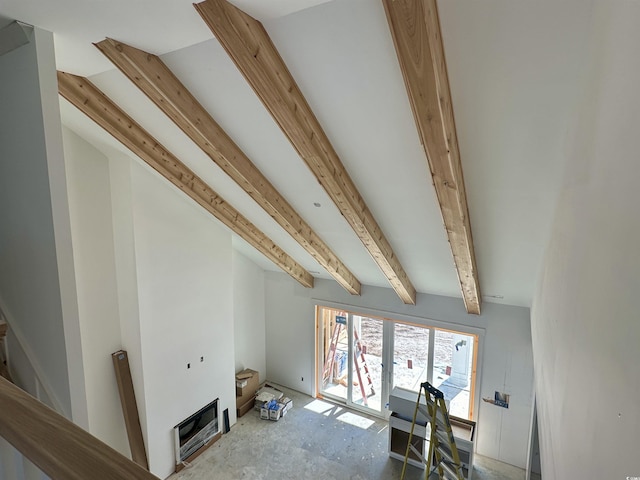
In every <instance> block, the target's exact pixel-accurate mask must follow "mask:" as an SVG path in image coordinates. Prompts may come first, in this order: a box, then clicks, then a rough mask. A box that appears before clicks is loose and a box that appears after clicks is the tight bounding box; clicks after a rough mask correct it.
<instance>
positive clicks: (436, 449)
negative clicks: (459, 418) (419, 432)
mask: <svg viewBox="0 0 640 480" xmlns="http://www.w3.org/2000/svg"><path fill="white" fill-rule="evenodd" d="M423 391H424V395H425V399H426V401H427V418H429V419H430V420H429V424H430V425H431V436H430V438H429V453H428V455H427V457H426V459H425V461H426V464H427V468H426V469H425V476H424V478H425V479H428V478H429V474H430V473H432V472H434V471H435V470H436V469H437V470H438V478H440V479H446V480H464V475H463V473H462V464H461V463H460V457H459V455H458V449H457V447H456V441H455V438H454V437H453V431H452V430H451V422H450V421H449V412H448V411H447V404H446V403H445V401H444V394H443V393H442V392H441V391H440V390H438V389H437V388H435V387H434V386H432V385H431V384H430V383H429V382H424V383H421V384H420V390H419V392H418V400H417V401H416V408H415V410H414V412H413V421H412V422H411V432H410V433H409V440H408V442H407V451H406V453H405V456H404V464H403V465H402V475H401V476H400V480H404V474H405V472H406V470H407V460H408V459H409V453H410V452H411V450H412V449H413V448H415V447H413V445H412V444H411V440H412V437H413V430H414V428H415V426H416V418H417V417H418V410H420V409H421V405H420V397H421V395H422V392H423ZM434 459H435V462H434ZM432 462H434V465H433V466H432V465H431V463H432Z"/></svg>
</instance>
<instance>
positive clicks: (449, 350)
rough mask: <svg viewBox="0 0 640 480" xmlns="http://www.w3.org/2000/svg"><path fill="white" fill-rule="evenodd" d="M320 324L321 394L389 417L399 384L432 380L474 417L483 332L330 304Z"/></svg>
mask: <svg viewBox="0 0 640 480" xmlns="http://www.w3.org/2000/svg"><path fill="white" fill-rule="evenodd" d="M316 323H317V334H318V338H317V363H318V371H317V387H318V394H319V395H320V396H326V397H327V398H331V399H334V400H337V401H340V402H342V403H345V404H347V405H349V406H351V407H353V408H356V409H360V410H364V411H367V412H368V413H373V414H376V415H380V416H383V415H384V414H385V413H386V412H385V410H384V406H385V405H386V404H387V402H388V398H389V393H390V392H391V390H392V389H393V388H394V387H396V386H397V387H402V388H405V389H409V390H413V391H416V392H417V391H418V389H419V388H420V384H421V383H422V382H424V381H428V382H430V383H431V384H432V385H434V386H435V387H437V388H439V389H440V390H441V391H442V392H443V393H444V395H445V400H447V402H448V403H449V412H450V413H451V414H452V415H455V416H457V417H462V418H466V419H473V408H474V401H475V396H474V395H475V392H474V386H475V376H476V362H477V345H478V336H477V335H475V334H471V333H466V332H459V331H455V330H449V329H444V328H441V327H434V326H428V325H420V324H416V323H408V322H404V321H401V320H395V319H389V318H381V317H373V316H370V315H363V314H360V313H356V312H349V311H345V310H339V309H335V308H331V307H324V306H318V307H317V313H316Z"/></svg>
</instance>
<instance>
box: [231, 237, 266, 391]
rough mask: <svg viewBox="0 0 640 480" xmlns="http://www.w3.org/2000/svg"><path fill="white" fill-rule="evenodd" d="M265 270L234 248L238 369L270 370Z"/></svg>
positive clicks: (234, 308) (262, 378)
mask: <svg viewBox="0 0 640 480" xmlns="http://www.w3.org/2000/svg"><path fill="white" fill-rule="evenodd" d="M264 309H265V306H264V270H262V269H261V268H260V267H258V266H257V265H256V264H255V263H253V262H252V261H251V260H249V259H248V258H247V257H245V256H244V255H242V254H241V253H238V252H236V251H235V250H234V251H233V331H234V338H235V355H236V357H235V358H236V363H235V369H236V372H238V371H240V370H242V369H245V368H251V369H253V370H257V371H258V372H259V373H260V380H261V381H262V380H264V379H265V375H266V373H267V356H266V343H265V342H266V340H265V332H266V327H265V311H264Z"/></svg>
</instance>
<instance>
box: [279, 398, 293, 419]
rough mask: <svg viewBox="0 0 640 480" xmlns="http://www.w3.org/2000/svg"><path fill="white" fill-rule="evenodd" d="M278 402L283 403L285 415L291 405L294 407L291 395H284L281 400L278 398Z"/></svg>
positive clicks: (283, 413)
mask: <svg viewBox="0 0 640 480" xmlns="http://www.w3.org/2000/svg"><path fill="white" fill-rule="evenodd" d="M278 404H279V405H282V416H283V417H284V416H285V415H286V414H287V412H288V411H289V410H290V409H291V407H293V400H291V399H290V398H289V397H282V398H281V399H280V400H278Z"/></svg>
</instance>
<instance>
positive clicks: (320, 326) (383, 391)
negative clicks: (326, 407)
mask: <svg viewBox="0 0 640 480" xmlns="http://www.w3.org/2000/svg"><path fill="white" fill-rule="evenodd" d="M322 309H329V310H334V311H339V312H344V313H345V314H346V316H347V323H346V327H347V338H348V352H347V394H346V398H343V397H341V396H338V395H333V394H331V393H329V392H325V391H323V389H322V385H321V384H322V379H323V371H324V364H323V363H324V358H326V353H327V352H325V351H324V323H323V322H321V320H320V318H321V311H322ZM354 316H361V317H363V318H370V319H371V320H375V321H379V322H381V324H382V338H381V342H382V356H381V365H380V368H381V372H380V386H379V387H380V409H379V410H376V409H374V408H371V407H369V406H365V405H361V404H359V403H356V402H354V401H353V389H354V375H353V372H354V353H355V352H354V348H355V335H354V329H355V322H354V319H353V317H354ZM387 320H388V319H385V318H380V317H378V316H375V315H363V314H360V313H355V312H353V311H351V310H346V309H344V308H342V307H333V306H328V305H326V304H325V305H316V367H317V368H316V385H315V390H316V395H315V396H316V397H321V398H325V397H326V398H327V399H330V400H334V401H337V402H340V403H344V404H345V405H346V406H347V407H349V408H351V409H353V410H357V411H360V412H363V413H366V414H369V415H374V416H379V417H383V418H386V417H387V416H388V413H387V412H388V409H387V408H386V405H387V402H388V399H389V393H390V392H389V384H388V381H387V379H388V368H389V365H391V363H392V362H391V361H390V360H389V358H390V355H392V350H390V349H389V342H388V337H390V336H392V334H393V332H392V328H393V325H392V324H391V323H390V322H389V321H387ZM321 358H322V359H323V360H322V361H320V359H321ZM376 388H377V386H376Z"/></svg>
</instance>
